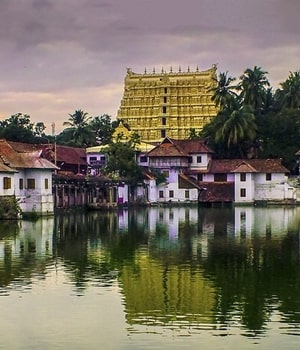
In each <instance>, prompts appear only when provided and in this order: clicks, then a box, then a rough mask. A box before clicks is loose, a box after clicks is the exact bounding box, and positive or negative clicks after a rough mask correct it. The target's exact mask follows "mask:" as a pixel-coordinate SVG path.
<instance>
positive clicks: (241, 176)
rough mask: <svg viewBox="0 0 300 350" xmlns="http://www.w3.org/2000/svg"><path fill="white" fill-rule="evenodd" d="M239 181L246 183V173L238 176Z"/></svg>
mask: <svg viewBox="0 0 300 350" xmlns="http://www.w3.org/2000/svg"><path fill="white" fill-rule="evenodd" d="M240 180H241V181H246V173H242V174H240Z"/></svg>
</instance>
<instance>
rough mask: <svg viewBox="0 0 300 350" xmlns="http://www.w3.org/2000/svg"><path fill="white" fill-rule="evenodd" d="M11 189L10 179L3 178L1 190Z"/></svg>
mask: <svg viewBox="0 0 300 350" xmlns="http://www.w3.org/2000/svg"><path fill="white" fill-rule="evenodd" d="M10 188H11V177H4V178H3V189H4V190H9V189H10Z"/></svg>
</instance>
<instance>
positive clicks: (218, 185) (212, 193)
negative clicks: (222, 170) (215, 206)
mask: <svg viewBox="0 0 300 350" xmlns="http://www.w3.org/2000/svg"><path fill="white" fill-rule="evenodd" d="M199 185H200V186H201V187H202V189H203V190H202V191H201V192H200V194H199V202H208V203H213V202H227V203H231V202H233V201H234V183H233V182H199Z"/></svg>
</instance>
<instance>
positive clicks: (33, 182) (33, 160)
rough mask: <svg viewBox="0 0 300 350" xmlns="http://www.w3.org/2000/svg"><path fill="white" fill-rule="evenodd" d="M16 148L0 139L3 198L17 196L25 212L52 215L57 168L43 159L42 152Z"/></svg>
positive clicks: (0, 194) (0, 189)
mask: <svg viewBox="0 0 300 350" xmlns="http://www.w3.org/2000/svg"><path fill="white" fill-rule="evenodd" d="M13 145H14V143H13V142H12V143H10V142H9V141H6V140H0V164H1V167H0V196H15V198H16V199H17V201H18V203H19V206H20V209H21V211H22V212H23V213H33V212H34V213H36V214H38V215H47V214H52V213H53V212H54V207H53V194H52V172H53V170H55V169H58V168H57V167H56V166H55V165H54V164H53V163H51V162H49V161H48V160H47V159H44V158H42V157H41V153H42V151H41V150H32V148H31V147H30V146H29V145H27V144H24V147H23V149H22V151H20V150H19V149H18V150H16V149H14V147H13ZM18 148H19V147H18Z"/></svg>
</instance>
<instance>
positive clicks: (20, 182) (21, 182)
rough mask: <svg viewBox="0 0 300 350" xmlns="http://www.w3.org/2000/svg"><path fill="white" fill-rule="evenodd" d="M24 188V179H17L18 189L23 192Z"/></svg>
mask: <svg viewBox="0 0 300 350" xmlns="http://www.w3.org/2000/svg"><path fill="white" fill-rule="evenodd" d="M23 188H24V179H19V189H20V190H23Z"/></svg>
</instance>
